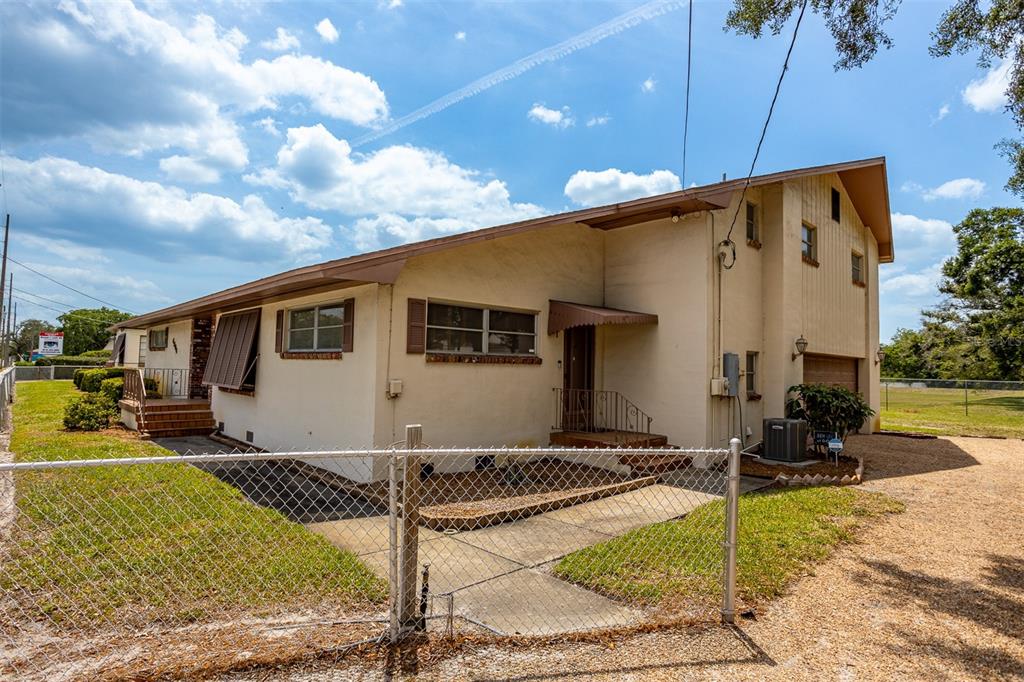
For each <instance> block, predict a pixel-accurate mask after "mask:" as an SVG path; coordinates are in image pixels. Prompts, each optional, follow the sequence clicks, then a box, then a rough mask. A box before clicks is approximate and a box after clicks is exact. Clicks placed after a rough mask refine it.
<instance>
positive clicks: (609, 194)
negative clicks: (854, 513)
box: [565, 168, 682, 206]
mask: <svg viewBox="0 0 1024 682" xmlns="http://www.w3.org/2000/svg"><path fill="white" fill-rule="evenodd" d="M679 189H682V185H681V184H680V182H679V176H678V175H676V174H675V173H673V172H672V171H668V170H656V171H653V172H651V173H648V174H647V175H638V174H636V173H633V172H623V171H621V170H619V169H618V168H609V169H607V170H603V171H588V170H581V171H576V172H575V173H573V174H572V177H570V178H569V181H568V182H566V183H565V196H567V197H569V198H570V199H572V201H573V202H574V203H576V204H578V205H580V206H600V205H602V204H614V203H616V202H619V201H626V200H629V199H639V198H641V197H649V196H653V195H655V194H665V193H666V192H675V191H677V190H679Z"/></svg>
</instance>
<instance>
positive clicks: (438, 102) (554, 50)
mask: <svg viewBox="0 0 1024 682" xmlns="http://www.w3.org/2000/svg"><path fill="white" fill-rule="evenodd" d="M685 6H686V2H685V1H684V0H652V1H651V2H648V3H647V4H644V5H641V6H639V7H637V8H636V9H633V10H630V11H629V12H626V13H625V14H620V15H619V16H617V17H615V18H614V19H610V20H608V21H606V22H604V23H603V24H599V25H597V26H595V27H594V28H591V29H588V30H586V31H584V32H583V33H580V34H577V35H575V36H573V37H572V38H569V39H568V40H563V41H562V42H560V43H558V44H556V45H552V46H551V47H546V48H544V49H543V50H539V51H537V52H534V53H533V54H531V55H529V56H527V57H523V58H522V59H520V60H518V61H515V62H513V63H512V64H510V65H508V66H506V67H504V68H501V69H498V70H497V71H492V72H491V73H489V74H487V75H486V76H483V77H481V78H478V79H476V80H475V81H473V82H472V83H470V84H469V85H466V86H464V87H461V88H459V89H458V90H454V91H452V92H450V93H448V94H447V95H444V96H443V97H440V98H438V99H435V100H434V101H433V102H431V103H430V104H428V105H426V106H424V107H420V108H419V109H417V110H416V111H413V112H412V113H409V114H406V115H405V116H402V117H401V118H396V119H395V120H394V121H391V122H390V123H388V124H387V125H385V126H383V127H382V128H380V129H378V130H374V131H373V132H370V133H367V134H366V135H363V136H362V137H359V138H357V139H356V140H355V141H354V142H353V143H352V146H353V147H361V146H363V145H365V144H368V143H370V142H373V141H374V140H379V139H380V138H382V137H384V136H386V135H390V134H391V133H393V132H395V131H397V130H401V129H402V128H404V127H406V126H407V125H411V124H413V123H416V122H417V121H422V120H423V119H425V118H427V117H428V116H433V115H434V114H436V113H437V112H439V111H443V110H445V109H447V108H448V107H450V106H452V105H453V104H458V103H459V102H461V101H462V100H464V99H466V98H469V97H472V96H474V95H478V94H480V93H481V92H483V91H484V90H488V89H490V88H493V87H494V86H495V85H498V84H500V83H504V82H505V81H508V80H512V79H513V78H516V77H518V76H521V75H522V74H524V73H526V72H527V71H529V70H530V69H532V68H534V67H537V66H540V65H541V64H546V63H548V62H554V61H558V60H559V59H562V58H563V57H566V56H568V55H570V54H572V53H573V52H576V51H577V50H582V49H583V48H585V47H590V46H591V45H595V44H597V43H599V42H601V41H602V40H604V39H605V38H609V37H611V36H614V35H616V34H618V33H622V32H623V31H625V30H627V29H630V28H633V27H635V26H639V25H640V24H642V23H644V22H647V21H650V20H651V19H655V18H657V17H660V16H662V15H664V14H667V13H669V12H672V11H675V10H677V9H680V8H682V7H685Z"/></svg>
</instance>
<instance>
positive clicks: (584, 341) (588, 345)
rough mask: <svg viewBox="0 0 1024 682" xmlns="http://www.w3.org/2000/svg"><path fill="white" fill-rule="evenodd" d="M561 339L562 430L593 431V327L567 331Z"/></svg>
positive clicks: (574, 328)
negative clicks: (563, 347)
mask: <svg viewBox="0 0 1024 682" xmlns="http://www.w3.org/2000/svg"><path fill="white" fill-rule="evenodd" d="M564 336H565V357H564V360H563V362H562V388H563V389H564V391H563V392H562V395H563V412H562V429H563V430H565V431H593V430H594V416H593V413H594V404H593V399H594V396H593V389H594V346H595V334H594V327H592V326H586V327H570V328H569V329H566V330H565V334H564Z"/></svg>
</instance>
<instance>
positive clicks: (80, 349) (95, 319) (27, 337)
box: [12, 307, 131, 358]
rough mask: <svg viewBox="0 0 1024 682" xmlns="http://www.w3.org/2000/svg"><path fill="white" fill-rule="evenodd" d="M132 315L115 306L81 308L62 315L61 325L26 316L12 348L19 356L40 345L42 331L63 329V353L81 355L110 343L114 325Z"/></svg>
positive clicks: (23, 355) (16, 330)
mask: <svg viewBox="0 0 1024 682" xmlns="http://www.w3.org/2000/svg"><path fill="white" fill-rule="evenodd" d="M130 317H131V315H130V314H128V313H123V312H121V311H119V310H114V309H113V308H107V307H103V308H78V309H77V310H69V311H68V312H66V313H64V314H63V315H59V316H58V317H57V320H58V321H59V322H60V324H59V325H54V324H51V323H50V322H47V321H46V320H39V319H35V318H32V319H27V320H25V321H23V322H19V323H18V327H17V329H15V333H14V338H13V339H12V343H13V346H14V348H13V350H14V352H15V353H16V354H17V355H18V356H19V357H24V358H27V357H28V355H29V354H30V353H31V352H32V351H33V350H35V349H36V348H38V347H39V332H56V331H62V332H64V355H81V354H82V353H84V352H86V351H91V350H99V349H101V348H103V347H104V346H105V345H107V341H109V340H110V337H111V336H112V334H111V332H110V331H109V328H110V326H111V325H114V324H117V323H118V322H122V321H124V320H127V319H129V318H130Z"/></svg>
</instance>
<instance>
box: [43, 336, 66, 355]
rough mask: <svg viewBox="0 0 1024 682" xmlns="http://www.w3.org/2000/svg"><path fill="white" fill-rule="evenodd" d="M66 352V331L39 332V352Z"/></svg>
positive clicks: (48, 353) (57, 353)
mask: <svg viewBox="0 0 1024 682" xmlns="http://www.w3.org/2000/svg"><path fill="white" fill-rule="evenodd" d="M63 352H64V332H39V354H40V355H43V356H51V355H61V354H62V353H63Z"/></svg>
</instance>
